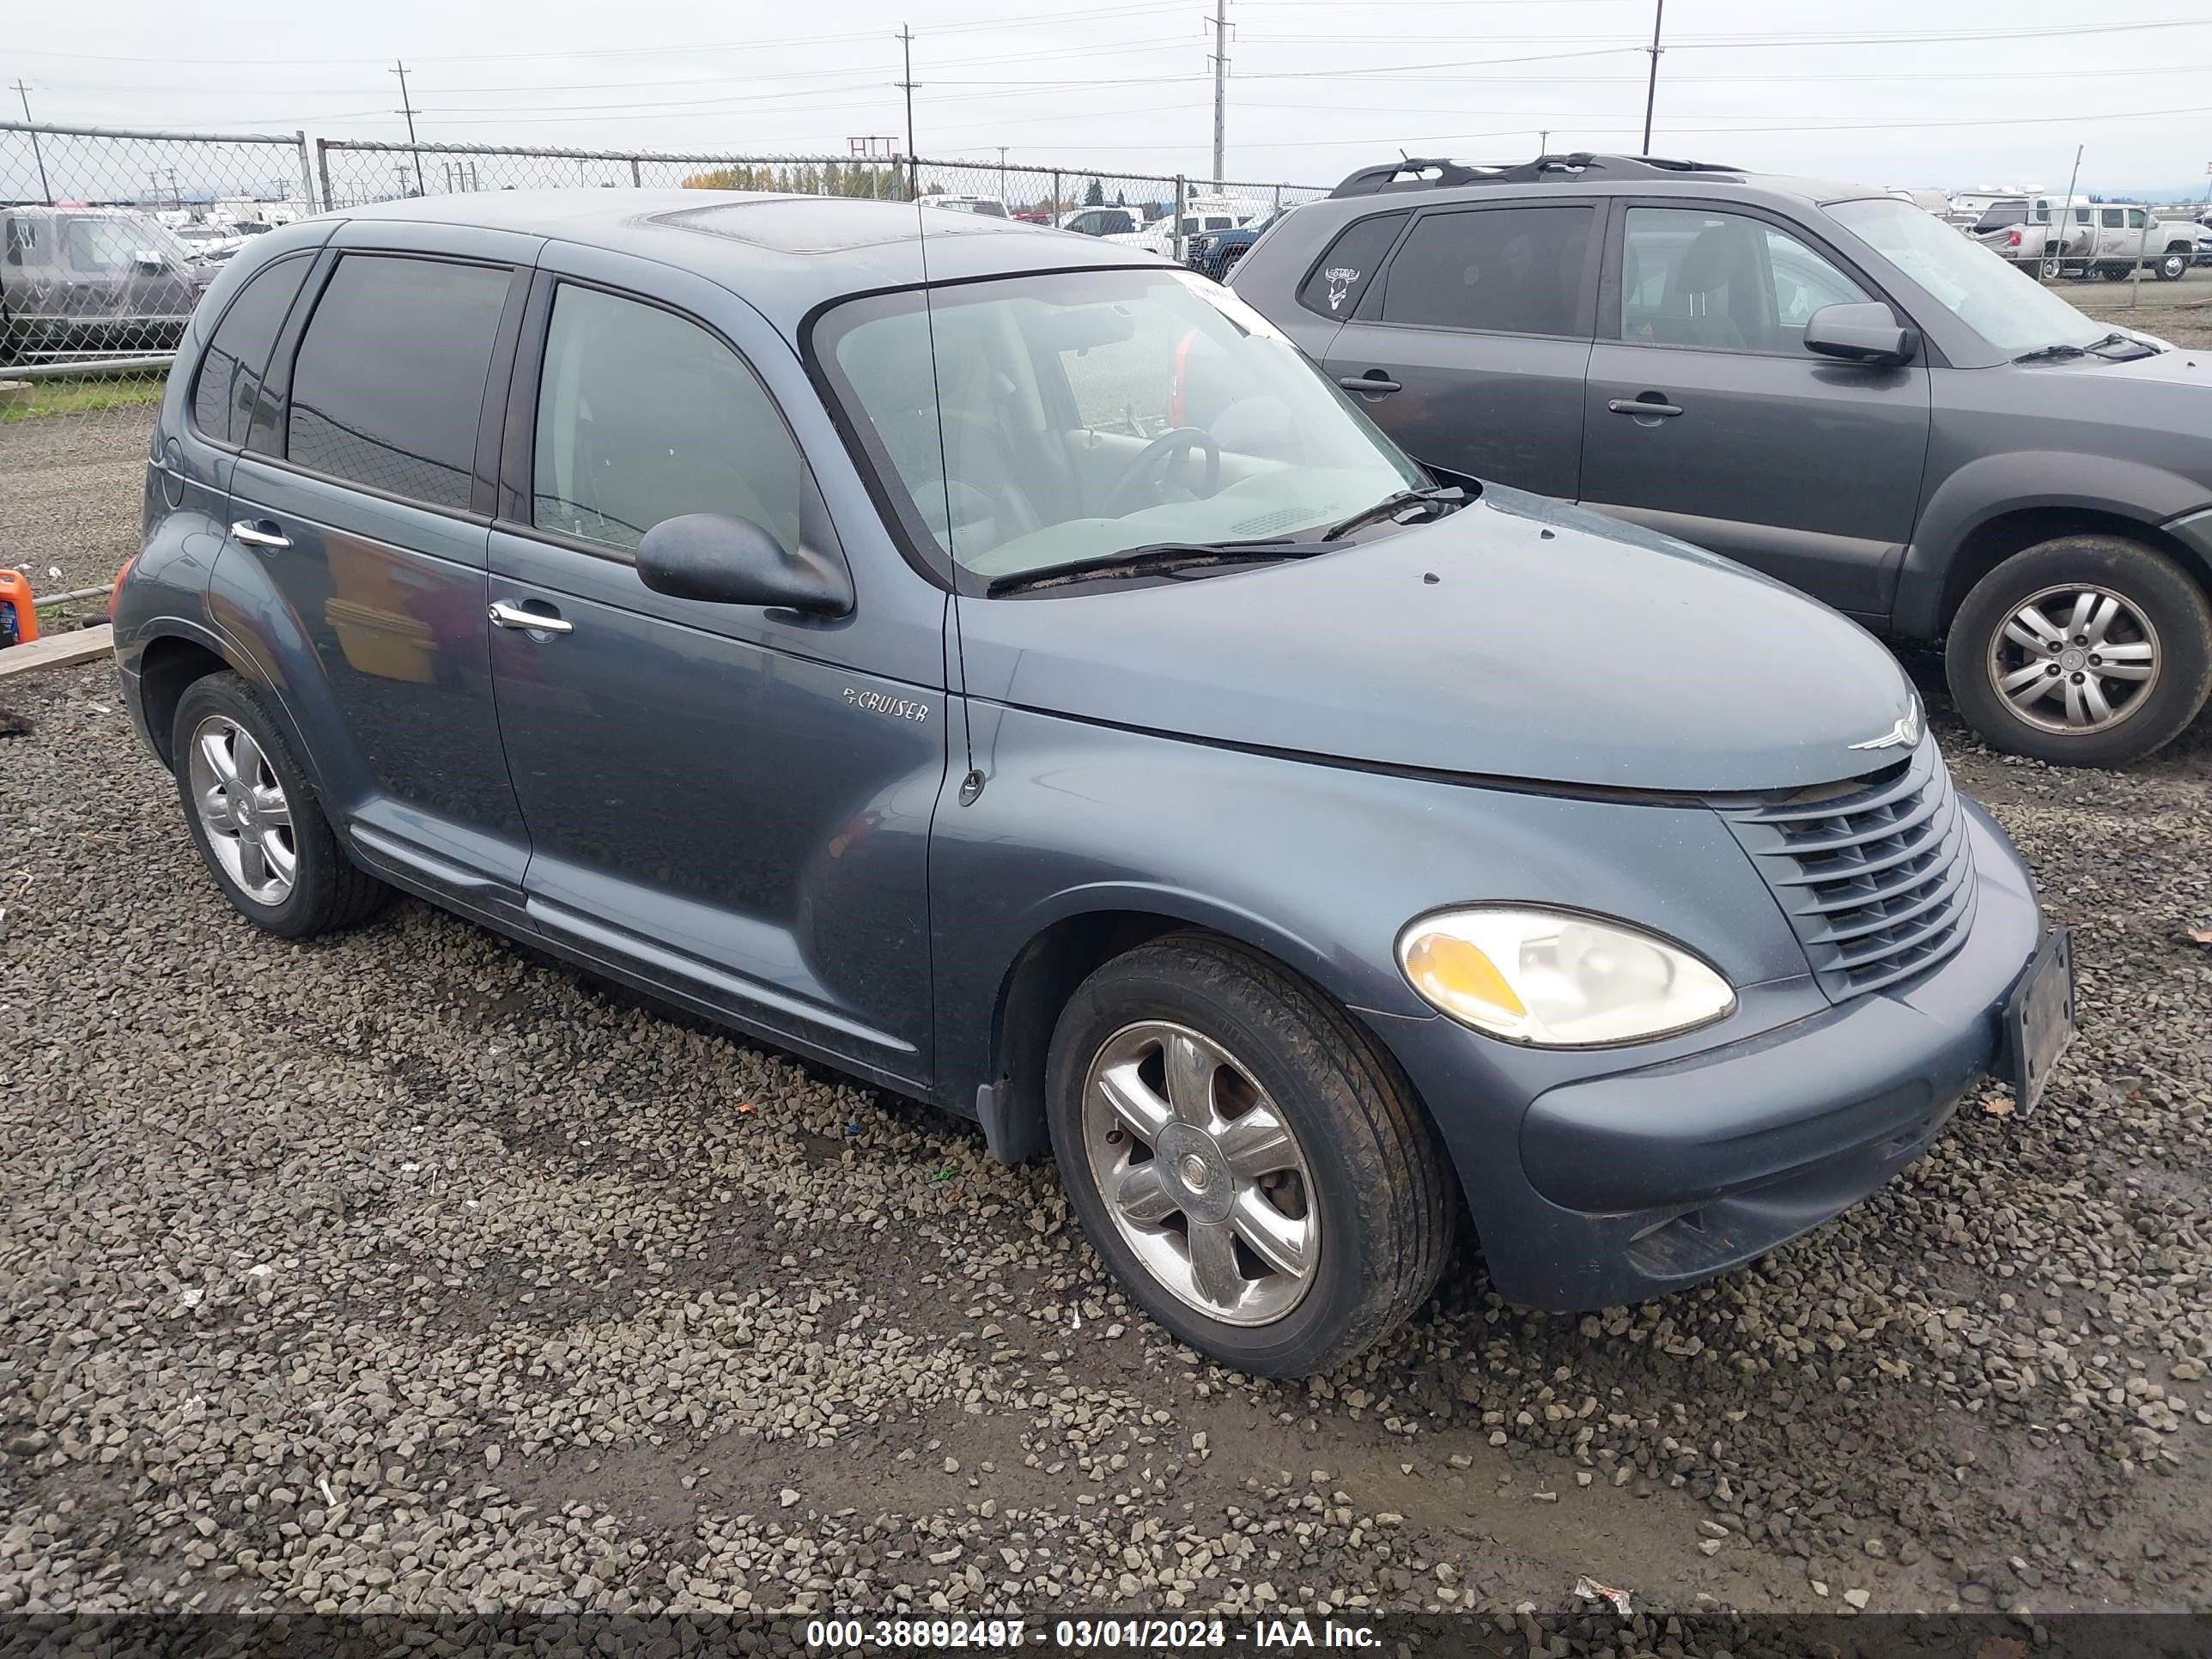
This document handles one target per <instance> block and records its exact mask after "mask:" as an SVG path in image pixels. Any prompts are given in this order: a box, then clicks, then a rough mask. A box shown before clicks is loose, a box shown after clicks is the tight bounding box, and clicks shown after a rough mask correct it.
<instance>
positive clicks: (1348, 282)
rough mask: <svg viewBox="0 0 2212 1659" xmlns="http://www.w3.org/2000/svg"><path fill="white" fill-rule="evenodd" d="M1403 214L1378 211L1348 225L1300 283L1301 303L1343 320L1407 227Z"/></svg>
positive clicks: (1356, 305)
mask: <svg viewBox="0 0 2212 1659" xmlns="http://www.w3.org/2000/svg"><path fill="white" fill-rule="evenodd" d="M1406 218H1407V216H1406V215H1405V214H1402V213H1383V214H1377V215H1376V216H1375V217H1374V218H1372V219H1361V220H1358V221H1356V222H1353V223H1352V224H1349V225H1347V226H1346V227H1345V228H1343V229H1342V230H1340V231H1339V232H1338V233H1337V234H1336V240H1334V242H1331V243H1330V244H1329V245H1328V252H1327V253H1325V254H1323V255H1322V260H1321V263H1320V264H1317V265H1316V266H1315V267H1314V268H1313V270H1312V272H1311V273H1310V275H1309V276H1307V277H1306V279H1305V281H1304V283H1300V284H1299V286H1298V303H1299V304H1300V305H1302V306H1304V307H1305V308H1306V309H1307V310H1308V311H1316V312H1319V313H1321V314H1322V316H1324V317H1334V318H1337V319H1340V320H1341V319H1344V318H1346V317H1349V316H1351V315H1352V313H1353V312H1355V311H1357V310H1358V307H1359V301H1360V297H1361V296H1362V295H1364V294H1365V293H1366V292H1367V285H1368V284H1369V283H1371V282H1373V281H1374V280H1375V271H1376V267H1377V266H1379V265H1380V264H1382V263H1383V256H1384V255H1385V254H1387V253H1389V252H1390V244H1391V243H1393V242H1395V241H1396V240H1398V233H1399V231H1400V230H1401V229H1403V228H1405V223H1406Z"/></svg>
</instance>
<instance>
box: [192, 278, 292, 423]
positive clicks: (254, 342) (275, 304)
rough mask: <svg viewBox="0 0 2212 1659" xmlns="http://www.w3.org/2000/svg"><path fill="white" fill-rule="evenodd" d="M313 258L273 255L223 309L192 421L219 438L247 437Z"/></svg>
mask: <svg viewBox="0 0 2212 1659" xmlns="http://www.w3.org/2000/svg"><path fill="white" fill-rule="evenodd" d="M312 263H313V261H312V260H311V259H310V258H308V256H307V255H306V254H304V253H295V254H291V255H289V256H288V257H286V258H282V259H276V260H272V261H271V262H270V264H268V265H266V266H264V268H263V269H261V270H257V271H256V272H254V273H253V276H252V280H251V281H249V282H248V283H246V289H245V291H244V292H243V293H241V294H240V295H239V296H238V297H237V298H236V299H235V300H234V301H231V302H230V309H229V310H228V311H226V312H224V313H223V314H222V325H221V326H219V327H218V328H217V329H216V331H215V338H214V339H212V340H210V342H209V343H208V349H207V354H206V355H205V356H203V357H202V358H201V359H200V367H199V374H198V378H197V379H196V380H193V382H192V402H191V422H192V425H193V426H194V427H196V428H198V430H199V431H200V432H201V433H202V434H203V435H205V436H207V437H210V438H212V439H214V440H215V441H216V442H217V443H228V444H242V443H244V442H245V441H246V428H247V426H248V425H249V424H250V423H251V422H252V418H253V415H254V404H255V403H256V401H257V400H258V398H259V397H260V395H261V382H262V375H263V374H264V371H265V370H266V369H267V368H268V365H269V353H270V349H272V348H273V347H274V346H275V345H276V334H277V331H278V330H280V329H282V328H283V326H284V316H285V313H287V312H289V311H290V310H291V308H292V301H293V299H294V297H295V295H297V294H298V293H299V291H300V284H301V283H303V282H305V281H306V280H307V270H308V268H309V266H310V265H311V264H312Z"/></svg>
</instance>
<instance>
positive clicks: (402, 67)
mask: <svg viewBox="0 0 2212 1659" xmlns="http://www.w3.org/2000/svg"><path fill="white" fill-rule="evenodd" d="M392 62H393V63H394V64H395V65H397V67H395V68H394V69H393V70H392V73H393V74H394V75H396V76H398V77H399V107H398V110H396V111H394V113H395V114H398V115H404V116H405V117H406V118H407V147H408V149H410V150H413V151H414V155H415V193H416V195H417V196H427V195H428V194H429V192H428V191H426V190H424V189H423V188H422V151H421V150H419V149H415V100H413V99H411V98H410V97H409V96H408V95H407V65H406V64H403V63H400V62H399V60H398V58H394V59H393V60H392ZM403 188H404V186H403Z"/></svg>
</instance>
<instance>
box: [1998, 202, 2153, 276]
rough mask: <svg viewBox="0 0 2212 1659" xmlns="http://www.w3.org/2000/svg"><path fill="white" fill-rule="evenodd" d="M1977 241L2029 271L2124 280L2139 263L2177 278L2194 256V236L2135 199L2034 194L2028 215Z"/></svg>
mask: <svg viewBox="0 0 2212 1659" xmlns="http://www.w3.org/2000/svg"><path fill="white" fill-rule="evenodd" d="M1975 240H1978V241H1979V242H1980V243H1981V244H1982V245H1983V246H1985V247H1987V248H1988V249H1989V250H1990V252H1993V253H1996V255H1998V256H1999V257H2000V258H2005V259H2009V260H2010V261H2012V263H2013V264H2017V265H2025V266H2027V267H2029V268H2031V269H2043V268H2051V267H2055V268H2056V270H2057V274H2059V275H2062V276H2092V275H2094V276H2102V277H2103V278H2105V279H2106V281H2107V282H2113V283H2118V282H2124V281H2126V280H2127V278H2128V277H2129V276H2132V275H2133V274H2134V272H2135V270H2136V266H2137V265H2141V266H2142V267H2143V268H2144V269H2145V270H2149V271H2150V272H2152V274H2154V276H2157V278H2158V279H2159V281H2160V282H2162V283H2171V282H2174V281H2176V280H2178V279H2179V277H2180V276H2181V275H2182V273H2183V272H2185V271H2186V270H2188V269H2189V267H2190V264H2191V261H2192V260H2193V259H2194V258H2195V257H2196V247H2195V239H2194V238H2193V237H2192V236H2191V235H2190V234H2189V233H2188V232H2187V231H2186V229H2185V228H2184V227H2182V226H2181V225H2179V224H2172V223H2168V222H2165V221H2161V220H2160V219H2157V218H2155V217H2154V216H2152V213H2151V210H2150V209H2149V208H2148V206H2146V205H2144V204H2142V203H2139V202H2090V201H2086V200H2083V199H2082V198H2081V197H2075V198H2074V199H2073V200H2072V201H2071V202H2070V203H2069V201H2068V200H2067V199H2066V198H2064V197H2056V196H2037V197H2030V198H2029V200H2028V204H2027V217H2026V218H2025V219H2024V220H2023V221H2021V222H2019V223H2015V224H2012V225H2010V226H2008V228H2004V229H2002V230H1991V231H1987V232H1982V233H1980V234H1978V235H1977V236H1976V239H1975Z"/></svg>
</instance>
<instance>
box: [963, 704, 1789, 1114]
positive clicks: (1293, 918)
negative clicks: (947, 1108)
mask: <svg viewBox="0 0 2212 1659" xmlns="http://www.w3.org/2000/svg"><path fill="white" fill-rule="evenodd" d="M968 717H969V720H970V721H971V723H972V733H973V745H972V752H973V755H974V764H975V769H977V771H979V772H980V773H981V774H982V776H983V780H984V782H983V787H982V789H981V793H980V794H977V795H975V798H974V799H973V800H972V802H971V803H970V804H968V805H960V804H958V803H957V801H956V800H953V799H947V800H946V801H945V802H944V803H943V804H942V805H940V806H939V811H938V814H937V817H936V821H935V823H934V825H933V830H932V838H931V853H930V912H931V917H932V926H933V931H934V933H935V952H934V963H935V979H936V991H937V995H936V1001H937V1009H938V1021H937V1042H938V1055H939V1096H940V1097H941V1098H944V1099H946V1100H949V1101H964V1100H969V1099H972V1098H973V1097H974V1095H975V1090H976V1089H977V1088H978V1087H979V1086H981V1085H985V1084H989V1083H993V1082H995V1081H996V1077H995V1075H994V1072H995V1062H996V1060H997V1058H998V1056H997V1055H996V1054H994V1040H995V1034H994V1024H995V1017H996V1013H997V1009H998V1002H999V998H1000V993H1001V991H1002V989H1003V987H1005V986H1006V982H1007V977H1008V975H1009V973H1010V971H1011V969H1012V967H1013V965H1014V964H1015V963H1017V962H1018V961H1020V960H1022V959H1023V957H1024V953H1025V952H1026V951H1028V950H1029V948H1030V945H1032V943H1033V942H1035V941H1036V939H1038V938H1039V937H1040V936H1041V935H1042V934H1043V933H1046V932H1047V931H1048V929H1050V928H1051V927H1053V926H1054V924H1055V923H1057V922H1060V921H1065V920H1066V919H1068V918H1069V917H1071V916H1077V915H1099V914H1111V913H1115V912H1121V913H1129V912H1135V913H1140V914H1144V915H1157V916H1165V917H1168V918H1170V919H1172V920H1174V921H1179V922H1184V923H1188V924H1189V925H1192V926H1194V927H1206V928H1209V929H1211V930H1212V931H1214V932H1217V933H1221V934H1223V935H1225V936H1226V937H1228V938H1230V939H1237V940H1238V941H1240V942H1241V943H1243V944H1246V945H1250V946H1251V947H1252V948H1254V949H1255V950H1257V951H1264V952H1265V953H1267V955H1268V956H1270V957H1273V958H1275V959H1276V960H1277V961H1279V962H1280V963H1283V964H1284V965H1285V967H1287V968H1290V969H1292V970H1293V971H1295V972H1297V973H1298V974H1300V975H1304V977H1305V978H1306V979H1308V980H1309V981H1311V982H1312V983H1313V984H1315V985H1316V986H1317V987H1319V988H1320V989H1321V990H1322V992H1324V993H1325V994H1328V995H1329V996H1330V997H1332V998H1334V1000H1336V1001H1338V1002H1339V1003H1340V1004H1342V1005H1343V1006H1346V1007H1348V1008H1352V1009H1356V1010H1363V1011H1367V1012H1371V1013H1373V1014H1376V1015H1379V1016H1396V1017H1399V1018H1410V1019H1415V1020H1422V1019H1426V1018H1430V1017H1431V1015H1432V1011H1431V1009H1430V1007H1429V1006H1428V1005H1427V1004H1426V1003H1425V1002H1423V1001H1421V1000H1419V998H1418V997H1416V996H1415V995H1414V994H1413V989H1412V987H1410V986H1408V985H1407V982H1406V981H1405V978H1404V976H1403V975H1402V974H1401V972H1400V971H1399V969H1398V964H1397V957H1396V943H1397V938H1398V934H1399V933H1400V932H1401V930H1402V929H1403V927H1405V925H1406V924H1407V922H1408V921H1412V920H1413V918H1415V917H1417V916H1419V915H1424V914H1425V913H1427V912H1429V911H1432V910H1435V909H1438V908H1443V907H1444V906H1448V905H1452V904H1459V903H1465V902H1469V901H1473V900H1479V899H1517V900H1522V901H1528V902H1544V903H1550V904H1554V905H1565V906H1570V907H1572V908H1580V909H1586V910H1590V911H1594V912H1597V913H1599V914H1602V915H1614V916H1620V917H1624V918H1626V919H1627V920H1629V921H1633V922H1635V923H1637V924H1638V925H1639V926H1641V927H1647V928H1650V929H1652V930H1654V931H1656V932H1657V933H1662V934H1663V935H1665V936H1667V937H1668V938H1671V939H1678V940H1680V941H1681V942H1682V943H1683V944H1685V945H1688V946H1689V947H1690V948H1691V949H1692V950H1694V951H1698V952H1699V954H1701V955H1703V956H1704V957H1705V958H1706V959H1707V960H1709V961H1711V963H1713V964H1714V965H1715V966H1716V967H1717V968H1718V969H1720V970H1721V971H1722V972H1723V974H1724V975H1727V976H1728V978H1729V981H1731V982H1732V983H1734V984H1735V985H1737V986H1739V987H1755V986H1774V985H1778V984H1782V983H1784V982H1788V983H1792V984H1794V983H1797V982H1802V981H1804V979H1805V975H1806V973H1807V969H1806V963H1805V957H1804V952H1803V951H1802V947H1801V946H1800V945H1798V943H1797V941H1796V936H1795V935H1794V934H1793V933H1791V932H1790V928H1789V926H1788V924H1787V922H1786V921H1784V918H1783V916H1782V914H1781V912H1780V910H1779V909H1778V908H1777V906H1776V905H1775V902H1774V901H1773V899H1772V897H1771V895H1770V894H1769V893H1768V891H1767V890H1766V888H1765V884H1764V883H1763V882H1762V881H1761V880H1760V879H1759V875H1758V872H1756V871H1754V870H1753V868H1752V867H1751V865H1750V861H1749V860H1747V858H1746V857H1745V856H1744V854H1743V853H1742V850H1741V848H1740V847H1738V846H1737V845H1736V844H1735V841H1734V838H1733V837H1732V836H1729V833H1728V830H1727V829H1726V827H1725V826H1724V825H1723V823H1721V822H1720V820H1719V819H1718V818H1717V817H1716V816H1715V815H1714V814H1713V813H1711V811H1707V810H1706V809H1705V808H1704V807H1702V806H1698V805H1671V806H1670V805H1657V804H1652V803H1648V802H1642V801H1636V800H1626V799H1582V798H1572V797H1567V796H1563V795H1558V794H1547V793H1538V792H1535V791H1533V790H1525V791H1524V790H1513V789H1507V788H1478V787H1470V786H1468V785H1464V784H1460V783H1456V782H1453V781H1447V780H1439V779H1429V778H1419V777H1410V776H1405V775H1398V774H1395V773H1386V772H1379V771H1376V770H1372V769H1358V768H1354V767H1348V766H1341V765H1335V764H1331V763H1326V762H1323V761H1319V760H1314V761H1308V760H1303V759H1299V758H1297V757H1285V756H1281V755H1273V754H1259V753H1253V752H1249V751H1245V750H1236V749H1229V748H1224V747H1221V746H1218V745H1212V744H1200V743H1194V742H1188V741H1185V740H1183V739H1181V738H1174V737H1167V736H1159V735H1154V734H1151V733H1146V732H1132V731H1128V730H1126V729H1124V728H1121V727H1115V726H1101V725H1097V724H1093V723H1091V722H1088V721H1084V720H1071V719H1067V718H1064V717H1060V716H1055V715H1048V714H1037V713H1034V712H1031V711H1029V710H1024V709H1014V708H1005V707H1002V706H1000V705H997V704H986V703H978V702H970V703H969V705H968ZM1754 1003H1756V1004H1758V1005H1759V1006H1758V1007H1756V1008H1754V1007H1753V1004H1754ZM1745 1004H1746V1006H1745V1010H1744V1018H1747V1019H1753V1018H1763V1017H1765V1016H1766V1015H1767V1014H1769V1013H1778V1012H1779V1008H1778V1005H1770V1004H1769V1003H1768V1002H1767V1001H1766V1000H1765V998H1763V997H1753V996H1748V995H1747V997H1746V999H1745ZM1704 1040H1705V1041H1706V1042H1711V1041H1712V1040H1714V1038H1713V1036H1712V1034H1711V1033H1710V1032H1708V1033H1707V1034H1706V1035H1705V1038H1704ZM1496 1046H1497V1047H1498V1048H1499V1049H1500V1050H1501V1051H1503V1050H1504V1049H1505V1048H1507V1047H1508V1045H1496ZM1527 1056H1528V1051H1522V1050H1514V1051H1512V1052H1511V1054H1503V1053H1501V1056H1500V1059H1501V1063H1502V1064H1505V1065H1508V1066H1512V1067H1514V1068H1516V1069H1517V1068H1519V1067H1520V1066H1522V1064H1523V1063H1524V1062H1526V1061H1527ZM1533 1063H1534V1064H1536V1065H1537V1066H1540V1067H1550V1068H1556V1065H1557V1064H1559V1063H1564V1064H1565V1066H1566V1068H1567V1069H1568V1070H1569V1071H1573V1070H1575V1069H1576V1068H1577V1067H1580V1068H1583V1069H1587V1068H1588V1066H1590V1065H1591V1064H1593V1063H1595V1064H1603V1063H1605V1062H1603V1061H1595V1062H1594V1061H1592V1060H1591V1059H1590V1058H1589V1056H1588V1055H1586V1054H1585V1055H1577V1056H1573V1057H1571V1058H1569V1059H1567V1060H1565V1061H1564V1062H1559V1061H1558V1060H1557V1055H1556V1053H1555V1055H1554V1057H1553V1060H1536V1061H1534V1062H1533Z"/></svg>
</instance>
